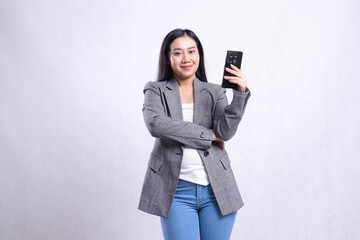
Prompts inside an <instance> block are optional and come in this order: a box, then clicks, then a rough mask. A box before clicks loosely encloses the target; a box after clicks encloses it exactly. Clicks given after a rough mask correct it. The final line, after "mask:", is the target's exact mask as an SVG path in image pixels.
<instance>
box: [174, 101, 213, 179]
mask: <svg viewBox="0 0 360 240" xmlns="http://www.w3.org/2000/svg"><path fill="white" fill-rule="evenodd" d="M182 113H183V120H184V121H187V122H193V116H194V104H193V103H185V104H182ZM180 179H182V180H186V181H189V182H193V183H196V184H200V185H204V186H206V185H208V184H209V178H208V176H207V174H206V171H205V166H204V163H203V162H202V160H201V158H200V155H199V153H198V152H197V151H196V149H194V148H189V147H183V158H182V162H181V169H180Z"/></svg>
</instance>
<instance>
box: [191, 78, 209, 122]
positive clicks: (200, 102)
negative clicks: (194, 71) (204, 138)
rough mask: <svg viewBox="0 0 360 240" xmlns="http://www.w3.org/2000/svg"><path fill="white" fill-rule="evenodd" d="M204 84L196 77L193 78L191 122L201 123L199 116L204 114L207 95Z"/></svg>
mask: <svg viewBox="0 0 360 240" xmlns="http://www.w3.org/2000/svg"><path fill="white" fill-rule="evenodd" d="M205 88H206V87H205V84H204V83H203V82H202V81H200V80H199V79H198V78H197V77H195V79H194V118H193V122H194V123H196V124H199V125H200V123H201V118H202V117H203V116H204V115H206V114H205V113H206V111H207V95H205V92H206V91H204V90H205Z"/></svg>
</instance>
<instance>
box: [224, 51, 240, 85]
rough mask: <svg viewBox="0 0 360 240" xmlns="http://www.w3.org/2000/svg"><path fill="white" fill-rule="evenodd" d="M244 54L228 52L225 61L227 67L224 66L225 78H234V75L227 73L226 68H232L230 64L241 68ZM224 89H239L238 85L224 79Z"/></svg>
mask: <svg viewBox="0 0 360 240" xmlns="http://www.w3.org/2000/svg"><path fill="white" fill-rule="evenodd" d="M242 56H243V53H242V52H239V51H227V53H226V59H225V66H224V76H234V75H233V74H231V73H229V72H227V71H226V68H230V69H231V67H230V64H232V65H235V66H236V67H237V68H239V69H240V68H241V60H242ZM221 86H222V87H223V88H233V89H237V87H238V85H237V84H234V83H231V82H229V81H228V80H227V79H225V78H224V77H223V80H222V85H221Z"/></svg>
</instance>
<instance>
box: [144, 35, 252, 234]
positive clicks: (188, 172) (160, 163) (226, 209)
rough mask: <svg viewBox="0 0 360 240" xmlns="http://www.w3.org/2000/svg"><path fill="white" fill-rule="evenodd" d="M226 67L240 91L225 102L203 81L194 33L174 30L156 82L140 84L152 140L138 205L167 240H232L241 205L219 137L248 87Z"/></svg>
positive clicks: (236, 118) (229, 128)
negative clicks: (153, 217) (157, 218)
mask: <svg viewBox="0 0 360 240" xmlns="http://www.w3.org/2000/svg"><path fill="white" fill-rule="evenodd" d="M227 71H228V72H231V73H232V74H234V77H233V79H231V81H232V82H233V83H236V84H238V90H239V91H237V90H233V93H234V95H233V100H232V102H231V104H230V105H228V102H227V98H226V94H225V89H223V88H222V87H221V86H219V85H216V84H211V83H208V82H207V79H206V74H205V67H204V53H203V48H202V45H201V43H200V41H199V39H198V38H197V36H196V35H195V33H194V32H192V31H191V30H188V29H185V30H182V29H175V30H173V31H171V32H170V33H169V34H168V35H167V36H166V37H165V39H164V41H163V43H162V46H161V50H160V58H159V72H158V81H157V82H148V83H147V84H146V86H145V88H144V94H145V100H144V105H143V115H144V120H145V124H146V126H147V128H148V130H149V132H150V134H151V135H152V136H153V137H155V145H154V148H153V151H152V153H151V156H150V159H149V163H148V169H147V172H146V176H145V180H144V185H143V188H142V193H141V198H140V203H139V209H140V210H142V211H145V212H147V213H150V214H155V215H158V216H160V217H161V225H162V230H163V235H164V238H165V239H171V240H177V239H179V240H184V239H191V240H197V239H202V240H216V239H221V240H225V239H229V238H230V235H231V232H232V228H233V225H234V221H235V217H236V213H237V210H238V209H239V208H241V207H242V206H243V202H242V199H241V196H240V193H239V190H238V188H237V185H236V181H235V178H234V175H233V172H232V170H231V166H230V159H229V157H228V154H227V152H226V150H225V148H224V141H227V140H229V139H230V138H231V137H233V136H234V135H235V132H236V129H237V126H238V124H239V123H240V121H241V118H242V116H243V114H244V111H245V107H246V104H247V101H248V99H249V97H250V92H249V90H248V89H247V88H246V82H247V81H246V77H245V75H244V74H243V73H242V72H241V70H240V69H237V68H235V67H233V68H232V69H228V70H227ZM229 81H230V80H229ZM240 90H241V91H240Z"/></svg>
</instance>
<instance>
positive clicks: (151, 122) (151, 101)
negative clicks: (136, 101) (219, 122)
mask: <svg viewBox="0 0 360 240" xmlns="http://www.w3.org/2000/svg"><path fill="white" fill-rule="evenodd" d="M163 104H164V103H163V102H162V98H161V92H160V89H159V87H157V86H156V84H155V83H154V82H148V83H147V84H146V86H145V88H144V104H143V109H142V112H143V116H144V121H145V124H146V127H147V129H148V130H149V132H150V134H151V135H152V136H153V137H157V138H163V139H171V140H175V141H177V142H180V143H182V144H184V145H186V146H189V147H191V148H195V149H208V148H210V147H211V142H212V131H211V129H208V128H206V127H203V126H200V125H197V124H195V123H192V122H186V121H182V120H178V119H173V118H171V117H169V116H167V115H166V113H165V111H164V106H163Z"/></svg>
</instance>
